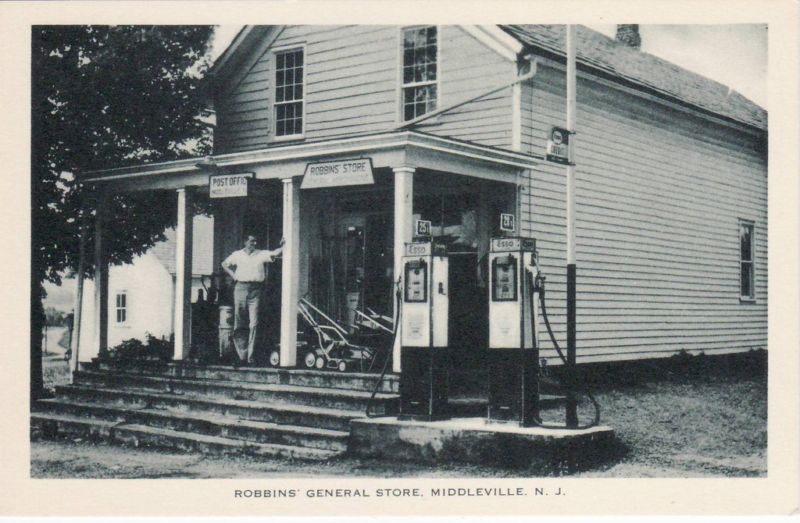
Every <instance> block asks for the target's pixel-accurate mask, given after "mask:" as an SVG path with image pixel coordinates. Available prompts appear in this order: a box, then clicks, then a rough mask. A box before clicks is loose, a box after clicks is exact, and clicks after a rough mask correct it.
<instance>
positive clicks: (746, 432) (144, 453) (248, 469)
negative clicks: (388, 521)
mask: <svg viewBox="0 0 800 523" xmlns="http://www.w3.org/2000/svg"><path fill="white" fill-rule="evenodd" d="M750 357H751V358H756V359H758V358H762V359H764V360H765V359H766V358H765V357H764V356H763V355H760V356H759V355H757V356H750ZM737 361H738V360H737ZM758 361H760V360H758ZM758 361H757V362H756V363H755V364H753V363H752V362H748V361H747V360H742V361H738V363H737V364H736V365H730V364H726V365H719V364H718V363H719V360H714V359H711V358H706V359H702V358H701V359H700V361H697V360H696V361H693V362H690V363H685V362H684V363H680V362H678V364H676V365H673V366H670V367H668V368H666V369H665V368H664V367H663V366H658V367H652V368H650V369H649V370H648V369H647V368H646V367H645V371H642V369H634V370H633V371H626V372H625V373H623V374H619V373H617V374H614V375H613V377H612V378H610V379H608V380H606V381H605V382H603V380H602V379H601V380H596V381H597V382H596V383H594V385H593V387H594V390H595V391H596V392H595V397H596V398H597V400H598V402H599V403H600V405H601V406H602V423H603V424H605V425H610V426H611V427H613V428H614V429H615V431H616V436H617V440H618V442H619V445H618V448H617V449H616V452H615V455H614V456H609V458H608V459H607V460H606V462H605V464H604V465H601V466H596V467H594V468H592V469H591V470H584V471H580V472H575V473H574V474H573V477H620V478H640V477H661V478H669V477H676V478H686V477H709V476H717V477H719V476H724V477H732V476H734V477H763V476H766V474H767V379H766V372H765V371H761V370H759V369H763V364H759V363H758ZM48 365H50V366H56V367H58V366H59V365H61V366H63V367H64V368H63V369H62V370H58V371H53V372H50V373H47V374H49V375H50V376H51V377H55V379H61V378H60V377H63V375H66V364H65V363H63V361H62V362H61V363H59V362H58V360H55V359H50V358H48V359H47V360H46V366H48ZM59 368H60V367H59ZM580 414H581V416H582V419H588V418H589V417H590V415H591V410H590V409H589V407H588V405H582V406H581V409H580ZM559 415H560V414H559ZM553 419H555V418H553ZM31 475H32V477H36V478H169V477H181V478H255V477H282V476H283V477H287V476H290V477H297V478H303V477H334V476H342V475H345V476H379V477H425V478H454V477H465V478H466V477H526V476H531V473H530V472H528V471H524V470H503V469H496V468H490V467H479V466H462V465H451V464H447V465H439V466H424V465H417V464H394V463H393V464H387V463H382V462H377V461H366V460H359V459H353V458H344V459H337V460H332V461H330V462H327V463H321V464H320V463H307V462H302V461H281V460H269V461H253V460H252V459H249V458H247V457H243V456H209V455H201V454H188V453H182V452H171V451H159V450H151V449H134V448H126V447H118V446H111V445H107V444H103V443H92V442H86V441H71V440H58V441H34V442H32V444H31Z"/></svg>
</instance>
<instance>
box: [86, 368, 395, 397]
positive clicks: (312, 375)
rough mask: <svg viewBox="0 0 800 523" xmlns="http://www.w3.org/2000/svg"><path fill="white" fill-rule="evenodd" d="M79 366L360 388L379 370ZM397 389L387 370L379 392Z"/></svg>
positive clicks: (366, 389)
mask: <svg viewBox="0 0 800 523" xmlns="http://www.w3.org/2000/svg"><path fill="white" fill-rule="evenodd" d="M81 370H87V371H112V372H125V373H131V374H145V375H148V376H173V377H185V378H197V379H211V380H222V381H227V382H239V381H241V382H247V383H262V384H267V383H274V384H283V385H298V386H301V387H321V388H327V389H344V390H360V391H364V392H372V391H373V390H375V385H376V384H377V382H378V380H379V378H380V374H379V373H377V372H376V373H370V372H339V371H336V370H316V369H301V368H292V369H284V368H274V367H239V368H238V369H234V368H233V367H231V366H226V365H200V364H196V363H191V362H172V363H158V362H142V363H137V362H125V363H119V364H118V363H114V362H109V361H102V360H96V361H94V362H91V363H83V364H81ZM399 390H400V377H399V376H398V375H396V374H391V373H387V374H386V375H384V376H383V379H381V380H380V387H379V389H378V392H386V393H397V392H399Z"/></svg>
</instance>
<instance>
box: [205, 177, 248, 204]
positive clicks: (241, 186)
mask: <svg viewBox="0 0 800 523" xmlns="http://www.w3.org/2000/svg"><path fill="white" fill-rule="evenodd" d="M252 177H253V173H240V174H214V175H211V176H210V177H209V178H208V195H209V197H210V198H238V197H242V196H247V185H248V180H249V179H250V178H252Z"/></svg>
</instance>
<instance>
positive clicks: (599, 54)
mask: <svg viewBox="0 0 800 523" xmlns="http://www.w3.org/2000/svg"><path fill="white" fill-rule="evenodd" d="M500 27H501V28H502V29H504V30H505V31H506V32H508V33H509V34H510V35H512V36H514V37H515V38H517V39H518V40H519V41H520V42H522V43H523V44H524V45H526V46H527V47H529V48H534V49H538V50H543V51H546V52H548V53H551V54H555V55H557V56H564V54H565V39H566V36H565V26H563V25H503V26H500ZM575 33H576V36H577V41H576V43H575V49H576V54H577V56H576V61H577V62H578V64H584V65H586V66H589V67H592V68H594V69H599V70H600V71H602V72H604V73H606V74H609V75H611V76H614V77H617V78H619V79H622V80H624V81H627V82H630V83H633V84H636V85H638V86H641V87H644V88H646V89H648V90H652V91H655V93H656V94H660V95H661V96H662V97H664V96H666V97H669V98H674V99H677V100H678V101H681V102H684V103H686V104H690V105H692V106H695V107H698V108H700V109H703V110H705V111H708V112H712V113H714V114H717V115H720V116H723V117H726V118H729V119H731V120H735V121H737V122H740V123H743V124H745V125H748V126H751V127H755V128H757V129H760V130H763V131H766V130H767V111H766V110H764V109H763V108H761V107H759V106H758V105H757V104H755V103H754V102H752V101H750V100H748V99H747V98H745V97H744V96H742V95H741V94H739V93H737V92H736V91H734V90H732V89H730V88H729V87H727V86H725V85H723V84H721V83H719V82H715V81H714V80H711V79H709V78H706V77H705V76H702V75H699V74H697V73H693V72H691V71H688V70H686V69H683V68H682V67H678V66H677V65H675V64H673V63H671V62H668V61H667V60H664V59H662V58H659V57H657V56H654V55H652V54H649V53H645V52H643V51H640V50H638V49H634V48H632V47H630V46H628V45H626V44H624V43H622V42H618V41H616V40H614V39H613V38H609V37H607V36H605V35H603V34H601V33H598V32H597V31H593V30H591V29H589V28H588V27H584V26H577V28H576V31H575Z"/></svg>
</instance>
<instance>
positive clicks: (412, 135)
mask: <svg viewBox="0 0 800 523" xmlns="http://www.w3.org/2000/svg"><path fill="white" fill-rule="evenodd" d="M353 157H369V158H371V159H372V163H373V167H375V168H381V167H403V166H405V167H416V168H424V169H431V170H437V171H442V172H450V173H455V174H460V175H464V176H471V177H476V178H484V179H490V180H495V181H504V182H512V183H513V182H515V181H516V179H517V175H518V174H519V172H520V171H521V170H527V169H535V168H536V166H537V165H538V164H539V162H540V161H541V160H542V158H541V156H536V155H531V154H525V153H521V152H517V151H510V150H507V149H501V148H497V147H491V146H487V145H479V144H475V143H472V142H465V141H462V140H456V139H453V138H447V137H441V136H434V135H431V134H426V133H421V132H419V131H411V130H403V131H394V132H387V133H379V134H370V135H362V136H350V137H345V138H336V139H328V140H320V141H307V142H302V143H294V144H282V145H276V146H272V147H269V148H266V149H258V150H254V151H244V152H237V153H229V154H219V155H213V156H210V157H205V158H202V157H194V158H187V159H184V160H176V161H171V162H162V163H150V164H142V165H134V166H129V167H119V168H114V169H105V170H100V171H88V172H85V173H80V174H79V175H78V178H79V179H80V181H82V182H85V183H95V184H99V185H103V186H105V187H106V188H107V189H108V190H110V191H111V192H126V191H136V190H153V189H178V188H182V187H190V186H203V185H207V184H208V177H209V175H211V174H214V173H215V172H223V173H224V172H244V171H246V172H253V173H254V174H255V177H256V178H257V179H281V178H289V177H292V176H301V175H303V174H304V172H305V166H306V164H307V163H309V162H311V161H323V160H336V159H344V158H353Z"/></svg>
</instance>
